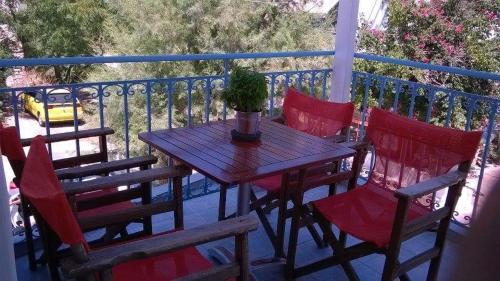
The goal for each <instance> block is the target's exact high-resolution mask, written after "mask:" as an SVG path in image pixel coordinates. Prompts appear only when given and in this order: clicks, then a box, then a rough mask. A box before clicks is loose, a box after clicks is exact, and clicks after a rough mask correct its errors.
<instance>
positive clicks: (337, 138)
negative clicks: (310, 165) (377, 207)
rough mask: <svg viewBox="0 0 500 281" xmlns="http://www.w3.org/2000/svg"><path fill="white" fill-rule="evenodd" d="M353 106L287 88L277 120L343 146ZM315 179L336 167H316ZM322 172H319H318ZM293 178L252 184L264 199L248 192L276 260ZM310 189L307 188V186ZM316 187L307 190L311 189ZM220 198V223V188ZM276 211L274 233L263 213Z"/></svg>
mask: <svg viewBox="0 0 500 281" xmlns="http://www.w3.org/2000/svg"><path fill="white" fill-rule="evenodd" d="M353 111H354V105H353V104H352V103H345V104H342V103H333V102H328V101H323V100H319V99H316V98H314V97H309V96H306V95H304V94H302V93H300V92H299V91H297V90H295V89H293V88H289V89H288V91H287V95H286V96H285V100H284V103H283V115H282V116H281V117H279V118H276V119H275V121H276V122H280V123H282V124H284V125H286V126H288V127H291V128H294V129H296V130H299V131H302V132H306V133H309V134H311V135H315V136H318V137H322V138H328V139H330V140H332V141H333V142H342V141H345V140H346V137H347V131H348V128H349V126H350V124H351V119H352V114H353ZM311 149H314V147H311ZM316 168H317V175H318V176H320V175H323V174H325V173H328V172H333V171H336V170H337V169H338V168H339V165H337V163H325V165H324V166H321V167H316ZM320 171H322V172H320ZM289 176H290V177H296V175H293V174H290V175H289V174H286V175H285V174H283V175H275V176H270V177H266V178H263V179H260V180H257V181H255V182H254V184H255V185H256V186H258V187H260V188H262V189H264V190H265V191H266V195H265V196H263V197H261V198H257V196H256V194H255V192H254V191H253V190H252V191H251V201H252V203H251V209H253V210H255V211H256V212H257V215H258V217H259V219H260V221H261V222H262V225H263V226H264V229H265V231H266V234H267V236H268V237H269V239H270V240H271V242H272V244H273V246H274V248H275V256H276V257H279V258H280V257H283V254H284V252H283V241H284V233H285V221H286V218H287V207H286V206H287V202H288V201H289V194H285V192H283V191H284V190H285V189H284V188H283V187H282V185H283V184H285V183H286V182H287V181H288V179H286V180H283V179H284V178H288V177H289ZM308 186H309V185H308ZM314 187H317V186H309V188H314ZM334 189H335V185H331V186H330V194H333V193H334ZM220 194H221V196H220V200H219V219H223V218H224V217H225V198H226V188H225V187H221V193H220ZM277 207H278V208H279V211H278V223H277V227H276V229H277V231H276V233H275V231H274V230H273V227H272V226H271V223H270V222H269V220H268V219H267V217H266V213H268V212H269V211H270V210H272V209H274V208H277ZM306 226H307V228H308V230H309V231H310V232H311V235H312V236H313V238H314V239H315V241H316V242H317V244H318V246H322V245H323V239H322V237H320V236H319V234H318V233H317V231H316V229H315V228H314V227H313V226H311V225H306Z"/></svg>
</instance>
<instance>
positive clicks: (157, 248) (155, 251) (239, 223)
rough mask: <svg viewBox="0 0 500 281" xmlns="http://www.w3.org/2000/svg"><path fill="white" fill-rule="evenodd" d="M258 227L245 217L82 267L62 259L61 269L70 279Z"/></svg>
mask: <svg viewBox="0 0 500 281" xmlns="http://www.w3.org/2000/svg"><path fill="white" fill-rule="evenodd" d="M258 224H259V223H258V221H257V220H256V219H255V218H253V217H251V216H244V217H237V218H233V219H228V220H224V221H221V222H217V223H214V224H209V225H204V226H199V227H195V228H192V229H188V230H182V231H177V232H173V233H169V234H165V235H159V236H154V237H149V238H146V239H143V240H138V241H133V242H130V243H127V244H121V245H117V246H114V247H107V248H105V249H101V250H96V251H92V252H90V253H89V254H88V258H89V260H88V261H87V262H84V263H77V262H75V260H74V259H72V258H66V259H63V260H61V269H62V270H63V272H64V274H65V275H66V276H67V277H70V278H73V277H77V276H82V275H86V274H90V273H93V272H99V271H104V270H107V269H110V268H112V267H113V266H115V265H117V264H120V263H124V262H127V261H131V260H137V259H143V258H147V257H151V256H157V255H160V254H163V253H167V252H172V251H175V250H179V249H182V248H186V247H190V246H194V245H199V244H204V243H207V242H211V241H215V240H219V239H223V238H226V237H231V236H237V235H243V234H245V233H247V232H248V231H251V230H255V229H257V226H258Z"/></svg>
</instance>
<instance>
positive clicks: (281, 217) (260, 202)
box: [219, 116, 349, 258]
mask: <svg viewBox="0 0 500 281" xmlns="http://www.w3.org/2000/svg"><path fill="white" fill-rule="evenodd" d="M271 120H272V121H273V122H277V123H280V124H285V122H286V121H285V119H284V117H283V116H279V117H275V118H272V119H271ZM348 131H349V127H345V128H342V130H341V132H340V134H339V135H334V136H329V137H326V138H325V139H328V140H331V141H332V142H335V143H340V142H345V141H346V140H347V135H348ZM325 166H326V167H327V169H328V171H326V170H325V173H326V172H331V173H337V172H339V168H340V164H339V163H337V162H332V163H328V164H325ZM316 168H317V167H316ZM320 169H324V167H322V168H320ZM316 171H317V172H319V170H316ZM297 176H298V174H297V173H283V175H282V180H281V185H282V186H281V189H280V192H279V193H271V192H267V193H266V195H264V196H263V197H261V198H257V195H256V194H255V191H254V190H253V189H251V190H250V211H255V212H256V213H257V216H258V217H259V220H260V221H261V223H262V226H263V227H264V230H265V232H266V235H267V237H268V238H269V240H270V241H271V243H272V244H273V247H274V252H275V254H274V255H275V258H283V257H285V252H284V240H285V225H286V219H287V218H290V217H292V212H291V210H292V209H287V203H288V202H289V201H291V199H292V197H291V193H290V192H288V191H287V190H289V188H288V187H287V186H286V185H288V183H289V182H290V180H296V178H297ZM314 187H317V186H310V187H309V189H312V188H314ZM228 188H229V186H227V185H221V186H220V193H219V196H220V197H219V221H221V220H224V219H227V218H231V217H234V215H235V214H232V215H230V216H227V217H226V196H227V189H228ZM335 189H336V187H335V183H329V192H328V196H330V195H333V194H335ZM275 208H278V222H277V226H276V232H275V231H274V230H273V227H272V226H271V223H270V222H269V220H268V219H267V216H266V214H269V213H270V212H271V211H272V210H273V209H275ZM301 214H302V216H303V217H304V219H306V218H307V216H308V213H306V212H302V213H301ZM303 226H304V227H307V230H308V231H309V232H310V233H311V236H312V237H313V239H314V241H315V242H316V244H317V245H318V247H319V248H322V247H324V246H325V242H324V239H323V238H322V237H321V235H320V234H319V233H318V231H317V230H316V228H315V227H314V226H313V225H312V224H310V223H306V224H304V225H303Z"/></svg>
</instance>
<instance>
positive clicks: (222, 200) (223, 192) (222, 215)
mask: <svg viewBox="0 0 500 281" xmlns="http://www.w3.org/2000/svg"><path fill="white" fill-rule="evenodd" d="M227 188H228V186H227V185H225V184H221V185H220V187H219V221H222V220H225V219H226V196H227Z"/></svg>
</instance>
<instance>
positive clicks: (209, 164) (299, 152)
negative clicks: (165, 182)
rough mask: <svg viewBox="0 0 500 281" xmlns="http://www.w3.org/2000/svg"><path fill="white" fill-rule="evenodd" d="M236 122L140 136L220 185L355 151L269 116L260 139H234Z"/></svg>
mask: <svg viewBox="0 0 500 281" xmlns="http://www.w3.org/2000/svg"><path fill="white" fill-rule="evenodd" d="M233 122H234V120H227V121H219V122H213V123H210V124H205V125H199V126H190V127H184V128H175V129H167V130H159V131H152V132H146V133H141V134H139V139H140V140H142V141H144V142H146V143H147V144H150V145H151V146H152V147H154V148H156V149H158V150H159V151H161V152H163V153H165V154H167V155H169V156H170V157H172V158H174V159H176V160H179V161H181V162H183V163H184V164H186V165H188V166H190V167H191V168H193V169H195V170H197V171H198V172H200V173H202V174H204V175H205V176H207V177H209V178H211V179H213V180H215V181H216V182H218V183H221V184H238V183H244V182H249V181H252V180H255V179H258V178H262V177H264V176H269V175H273V174H278V173H282V172H284V171H287V170H292V169H297V168H303V167H307V166H310V165H314V164H318V163H322V162H325V161H331V160H339V159H343V158H347V157H350V156H353V155H354V154H355V151H354V150H352V149H350V148H347V147H344V146H342V145H339V144H336V143H332V142H330V141H327V140H325V139H322V138H319V137H316V136H312V135H309V134H306V133H303V132H300V131H297V130H294V129H292V128H289V127H287V126H285V125H282V124H279V123H276V122H273V121H271V120H268V119H263V120H262V121H261V123H260V131H261V132H262V135H261V139H260V141H257V142H242V141H233V140H232V139H231V130H232V129H233Z"/></svg>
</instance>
